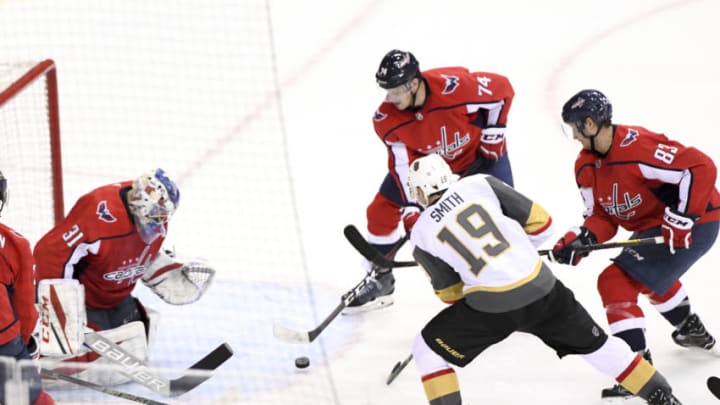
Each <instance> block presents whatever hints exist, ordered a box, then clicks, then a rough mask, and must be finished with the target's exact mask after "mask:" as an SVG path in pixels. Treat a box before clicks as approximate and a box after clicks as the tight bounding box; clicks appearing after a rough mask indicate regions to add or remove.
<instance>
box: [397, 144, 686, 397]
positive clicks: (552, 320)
mask: <svg viewBox="0 0 720 405" xmlns="http://www.w3.org/2000/svg"><path fill="white" fill-rule="evenodd" d="M408 186H409V190H410V194H411V197H413V198H414V199H416V200H417V201H418V203H420V205H422V206H423V207H424V208H425V210H424V211H423V212H422V214H421V215H420V218H419V219H418V221H417V223H416V224H415V227H414V228H413V230H412V233H411V235H410V240H411V241H412V243H413V245H414V250H413V256H414V257H415V260H416V261H417V262H418V263H419V264H420V265H421V266H422V267H423V268H424V269H425V271H426V272H427V273H428V275H429V276H430V280H431V283H432V286H433V289H434V290H435V293H436V294H437V295H438V297H439V298H440V299H441V300H443V301H444V302H447V303H450V304H451V305H450V306H448V307H447V308H445V309H444V310H443V311H441V312H440V313H438V314H437V315H436V316H435V317H434V318H433V319H432V320H430V322H428V323H427V325H425V327H424V328H423V329H422V331H421V332H420V333H419V334H418V335H417V337H416V339H415V342H414V345H413V356H414V358H415V364H416V366H417V368H418V370H419V372H420V375H421V376H422V383H423V386H424V388H425V394H426V397H427V399H428V401H429V403H430V404H431V405H458V404H461V403H462V400H461V395H460V385H459V382H458V378H457V376H456V374H455V371H454V369H453V368H452V366H451V365H454V366H459V367H464V366H465V365H467V364H469V363H470V362H471V361H472V360H473V359H474V358H475V357H476V356H478V355H479V354H480V353H482V352H483V350H485V349H487V348H488V347H490V346H492V345H493V344H495V343H499V342H500V341H502V340H503V339H505V338H506V337H508V336H509V335H510V334H512V333H513V332H516V331H522V332H527V333H531V334H533V335H535V336H537V337H539V338H540V339H542V341H543V342H544V343H545V344H546V345H547V346H549V347H551V348H552V349H554V350H555V351H556V353H557V355H558V356H559V357H561V358H562V357H563V356H565V355H568V354H577V355H580V356H582V357H583V358H584V359H585V360H586V361H588V362H589V363H590V364H591V365H592V366H593V367H595V368H596V369H597V370H599V371H600V372H602V373H604V374H606V375H608V376H610V377H611V378H613V379H615V380H616V381H617V382H618V383H619V384H621V385H622V386H623V387H625V388H626V389H628V390H629V391H631V392H632V393H633V394H635V395H637V396H639V397H641V398H643V399H645V400H646V401H647V403H648V404H650V405H679V404H680V401H679V400H678V399H677V398H675V396H674V395H673V394H672V389H671V388H670V385H669V384H668V382H667V380H666V379H665V378H664V377H663V376H662V375H661V374H660V372H658V371H657V370H656V369H655V368H654V367H653V365H652V364H650V363H649V362H648V361H647V360H645V359H644V358H643V357H642V356H641V355H639V354H636V353H634V352H633V351H632V350H631V349H630V347H629V346H628V345H627V344H626V343H625V342H624V341H622V340H621V339H619V338H617V337H614V336H608V335H607V334H606V333H605V332H604V331H603V329H602V328H601V327H600V326H599V325H598V324H597V323H596V322H595V321H594V320H593V319H592V318H591V317H590V315H589V314H588V313H587V311H586V310H585V309H584V308H583V306H582V305H581V304H580V303H579V302H577V301H576V300H575V297H574V295H573V293H572V291H570V290H569V289H568V288H567V287H565V286H564V285H563V284H562V283H561V282H560V280H558V279H556V278H555V276H554V275H553V273H552V271H551V270H550V268H549V267H548V265H547V264H546V263H545V262H544V261H543V260H542V259H541V257H540V256H539V254H538V253H537V250H536V249H537V247H538V246H539V245H540V244H541V243H543V242H544V241H545V240H546V239H547V238H548V237H550V236H551V234H552V232H551V228H552V226H551V225H552V220H551V218H550V215H549V214H548V213H547V212H546V211H545V209H543V208H542V207H541V206H540V205H538V204H537V203H535V202H533V201H532V200H530V199H529V198H527V197H526V196H524V195H523V194H521V193H520V192H518V191H516V190H515V189H513V188H511V187H510V186H508V185H507V184H505V183H503V182H502V181H500V180H498V179H497V178H495V177H492V176H487V175H482V174H478V175H474V176H469V177H465V178H462V179H458V177H457V175H455V174H453V173H452V171H451V170H450V168H449V167H448V165H447V163H445V161H444V160H443V159H442V158H441V157H440V156H437V155H429V156H426V157H422V158H419V159H417V160H415V161H414V162H413V163H412V164H411V165H410V174H409V178H408Z"/></svg>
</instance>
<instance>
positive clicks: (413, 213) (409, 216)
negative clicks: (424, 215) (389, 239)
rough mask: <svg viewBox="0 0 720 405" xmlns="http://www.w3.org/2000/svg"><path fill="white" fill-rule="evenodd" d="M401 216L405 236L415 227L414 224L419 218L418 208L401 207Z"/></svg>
mask: <svg viewBox="0 0 720 405" xmlns="http://www.w3.org/2000/svg"><path fill="white" fill-rule="evenodd" d="M401 216H402V221H403V228H405V234H408V235H409V234H410V232H411V231H412V228H413V226H415V222H417V220H418V218H420V208H418V207H416V206H414V205H408V206H406V207H403V209H402V213H401Z"/></svg>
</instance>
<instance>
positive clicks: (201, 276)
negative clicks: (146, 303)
mask: <svg viewBox="0 0 720 405" xmlns="http://www.w3.org/2000/svg"><path fill="white" fill-rule="evenodd" d="M174 256H175V255H174V254H172V252H170V251H163V250H161V251H160V252H159V253H158V256H157V258H156V259H155V260H154V261H153V262H152V264H150V267H149V268H148V270H147V272H146V273H145V275H143V277H142V281H143V283H144V284H145V285H146V286H148V287H149V288H150V289H151V290H152V291H153V292H154V293H155V294H157V296H158V297H160V298H162V299H163V301H165V302H167V303H168V304H172V305H184V304H190V303H193V302H195V301H197V300H199V299H200V297H202V296H203V294H204V293H205V291H206V290H207V289H208V287H209V286H210V283H211V282H212V279H213V277H214V276H215V269H213V268H212V267H210V265H209V264H207V263H205V262H204V261H200V260H194V261H189V262H187V263H180V262H178V261H175V257H174Z"/></svg>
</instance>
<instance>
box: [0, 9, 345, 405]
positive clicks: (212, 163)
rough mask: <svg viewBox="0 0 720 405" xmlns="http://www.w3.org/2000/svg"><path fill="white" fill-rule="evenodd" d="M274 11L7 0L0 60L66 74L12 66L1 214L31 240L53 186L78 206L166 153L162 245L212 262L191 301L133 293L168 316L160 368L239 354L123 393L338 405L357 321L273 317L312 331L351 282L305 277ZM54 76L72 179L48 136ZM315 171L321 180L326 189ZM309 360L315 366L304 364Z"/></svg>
mask: <svg viewBox="0 0 720 405" xmlns="http://www.w3.org/2000/svg"><path fill="white" fill-rule="evenodd" d="M273 5H274V6H282V5H278V4H273ZM271 8H272V7H271V4H270V1H269V0H243V1H236V0H220V1H207V0H182V1H180V2H176V1H170V0H159V1H147V0H123V1H116V2H110V3H107V2H97V1H94V0H71V1H66V2H58V1H53V0H33V1H16V2H12V1H11V2H1V1H0V59H2V60H3V61H5V62H16V61H23V60H40V61H42V60H44V59H45V58H52V60H53V61H54V66H57V76H55V69H54V68H53V64H52V63H51V62H45V64H41V65H40V66H41V67H40V68H34V66H37V64H29V65H28V64H23V65H22V66H21V65H18V64H16V63H12V64H9V65H7V66H8V67H6V68H5V71H4V72H3V74H2V78H3V83H5V84H4V86H3V87H2V88H3V89H9V90H2V91H3V93H2V94H3V98H2V106H1V107H0V114H1V118H0V139H1V140H0V142H2V143H3V150H1V151H0V170H2V171H3V172H4V173H5V175H6V177H7V178H8V181H9V186H10V191H11V198H10V205H9V206H8V207H7V209H6V212H3V217H2V221H4V222H6V223H7V224H9V225H12V226H14V227H16V228H17V229H18V230H19V231H20V232H23V233H25V234H27V236H28V239H29V240H30V241H31V242H32V243H35V242H36V241H37V240H38V238H39V237H40V236H41V235H42V234H44V233H45V232H46V231H47V230H48V229H49V226H50V225H51V224H52V221H53V213H54V212H58V211H62V209H61V208H60V207H61V206H58V205H57V204H58V203H61V202H62V198H60V197H59V196H58V195H57V193H58V191H60V190H61V189H60V188H59V187H56V186H60V185H62V190H63V191H64V195H65V210H66V211H69V210H70V209H71V207H72V205H73V204H74V203H75V201H77V199H78V198H79V197H81V196H82V195H84V194H85V193H87V192H89V191H91V190H92V189H94V188H96V187H99V186H102V185H106V184H110V183H113V182H117V181H123V180H130V179H132V178H135V177H137V176H139V175H140V174H141V173H143V172H145V171H147V170H149V169H153V168H156V167H161V168H163V169H164V170H165V171H166V173H167V174H168V175H169V176H170V177H171V178H173V179H174V180H175V181H176V182H177V183H178V186H179V188H180V194H181V201H180V204H179V208H178V210H177V212H176V214H175V215H174V216H173V219H172V221H171V223H170V225H169V230H168V238H167V239H166V244H165V246H164V247H166V248H168V249H174V250H175V251H176V253H177V255H178V257H180V258H194V257H201V258H204V259H206V260H207V261H208V262H209V263H211V264H212V265H213V266H214V267H215V268H216V269H217V275H216V277H215V280H214V282H213V285H212V286H210V288H209V290H208V292H207V294H205V295H204V296H203V297H202V298H201V299H200V300H199V301H197V302H195V303H193V304H191V305H183V306H174V305H168V304H167V303H165V302H163V301H162V300H160V299H159V298H158V297H156V296H155V295H154V294H153V293H152V292H151V291H150V290H149V289H148V288H146V287H145V286H143V285H142V283H138V285H137V288H135V290H134V291H133V295H134V296H135V297H137V298H138V299H140V300H141V301H142V303H143V304H144V305H145V306H147V307H150V308H152V309H155V310H156V311H158V312H159V313H161V314H162V319H161V320H160V322H159V326H158V329H157V334H156V337H155V339H154V342H153V346H152V349H151V351H150V355H149V366H150V367H153V368H157V369H159V370H162V372H163V373H164V375H166V376H167V378H168V379H176V378H179V377H180V376H182V375H183V373H184V370H185V369H187V368H188V367H190V366H191V365H192V364H194V363H195V362H196V361H197V360H198V359H200V358H202V357H203V356H204V355H205V354H206V353H207V352H208V351H209V350H211V349H213V348H214V347H217V346H218V345H219V344H220V343H222V342H227V343H228V344H229V345H230V346H231V347H232V348H233V349H234V352H235V354H234V356H233V357H232V358H231V359H230V360H228V361H227V362H226V363H225V364H223V365H222V366H220V367H219V368H218V370H217V371H216V372H215V373H213V376H212V377H211V378H210V379H209V380H208V381H206V382H205V383H203V384H202V386H200V387H198V388H197V389H196V390H193V391H191V392H189V393H187V394H185V395H182V396H180V397H178V398H163V397H158V396H157V395H155V393H153V392H152V391H149V390H148V389H147V388H146V387H143V386H142V385H140V384H138V383H128V384H123V385H121V386H114V387H113V388H115V389H118V390H120V391H123V392H130V393H132V394H133V395H139V396H143V397H150V398H152V399H153V400H155V401H158V402H163V403H172V404H184V403H188V404H190V403H191V404H197V405H204V404H214V405H226V404H237V403H248V404H257V405H274V404H287V403H293V404H299V405H304V404H313V405H324V404H328V405H334V404H337V403H338V399H337V392H336V387H335V381H334V380H333V379H334V377H333V373H332V370H331V367H330V364H329V363H330V359H331V358H333V357H336V356H337V357H339V352H340V351H341V350H343V348H344V347H345V345H347V344H348V342H349V341H351V339H352V334H353V333H357V330H356V329H354V328H356V322H355V323H352V322H350V321H346V320H344V319H342V317H339V318H338V319H337V320H336V321H334V322H333V325H332V328H333V333H327V334H324V336H321V337H320V338H319V339H318V340H316V341H315V342H313V343H312V345H292V344H287V343H282V342H279V341H278V340H276V339H275V338H274V337H273V333H272V330H273V323H274V322H278V323H282V324H283V325H284V326H287V327H290V328H297V329H311V328H313V327H314V326H315V325H317V324H318V323H319V322H320V321H322V318H323V317H324V316H325V315H326V314H327V312H329V311H331V310H332V309H333V308H334V307H335V306H336V305H337V304H338V300H339V298H340V295H341V294H342V293H343V292H344V291H337V289H335V288H333V287H332V286H329V285H327V284H321V285H316V284H315V283H312V282H310V277H309V276H308V272H307V269H306V266H305V262H304V260H305V259H304V252H303V246H302V242H301V238H300V232H299V225H298V218H297V216H298V214H297V212H298V211H299V209H298V207H296V206H295V202H294V196H293V188H294V186H293V177H292V171H291V164H290V161H289V156H290V155H289V151H288V145H287V143H288V142H287V139H286V135H285V133H284V129H283V128H284V123H283V120H284V117H283V114H282V105H281V98H280V93H281V91H282V90H283V86H289V84H288V83H290V84H292V81H293V80H294V77H293V75H292V74H291V73H292V72H289V73H290V74H288V72H286V73H285V75H284V76H285V77H286V79H285V80H283V79H282V78H280V79H279V77H281V76H280V75H278V73H277V72H278V66H277V65H276V60H275V54H274V48H273V46H274V45H273V41H272V38H273V31H272V27H271V18H270V14H271ZM38 55H40V57H38ZM294 56H295V55H290V56H289V57H294ZM30 71H32V72H33V74H32V75H31V77H28V76H26V75H27V72H30ZM24 77H27V78H26V79H22V80H21V83H18V80H20V79H21V78H24ZM32 78H34V79H32ZM55 79H57V89H58V91H59V94H60V103H59V104H60V111H59V116H60V118H61V120H60V121H61V126H62V134H63V136H62V183H59V175H60V166H59V160H55V158H54V157H53V154H52V152H53V150H54V149H53V148H52V147H51V145H52V141H51V139H53V138H52V136H54V135H53V133H57V132H59V130H58V127H57V123H58V107H57V105H58V103H57V98H58V96H57V94H56V93H54V91H55ZM310 118H311V117H308V119H310ZM312 119H313V120H315V119H317V120H322V119H323V118H322V116H318V117H312ZM298 135H299V134H298ZM310 158H314V159H319V154H318V156H314V157H310ZM318 180H320V182H318V183H313V184H309V185H308V186H309V188H316V190H315V191H316V192H317V193H318V194H319V195H321V194H323V193H324V190H323V189H322V188H323V187H324V186H325V185H324V184H322V175H321V174H319V175H318ZM319 203H322V204H328V203H329V202H327V201H324V202H321V201H319ZM35 204H47V206H46V207H45V208H43V207H34V205H35ZM25 211H27V212H31V213H33V214H32V215H40V214H41V213H42V214H44V215H45V217H40V216H38V217H22V216H21V215H23V212H25ZM340 231H341V230H338V234H337V235H332V236H331V237H333V238H336V237H341V236H340V235H341V234H340ZM352 265H356V264H355V263H352ZM358 275H359V274H358ZM318 284H319V283H318ZM344 322H345V323H351V325H343V323H344ZM329 331H330V330H328V332H329ZM326 336H327V338H326ZM299 356H308V357H309V358H310V359H311V365H310V367H309V368H307V369H304V370H299V369H296V368H295V366H294V360H295V358H296V357H299ZM65 385H66V386H68V385H69V386H71V388H72V389H66V388H65V387H58V388H56V387H55V385H54V384H48V391H49V392H50V393H51V395H52V396H53V397H54V398H55V399H56V400H57V402H58V403H59V404H116V403H117V404H121V403H128V402H127V401H125V400H123V399H122V398H118V397H114V396H113V395H109V394H107V393H103V392H98V391H97V390H93V389H92V388H88V387H83V386H79V385H78V384H75V385H73V384H72V383H69V384H65Z"/></svg>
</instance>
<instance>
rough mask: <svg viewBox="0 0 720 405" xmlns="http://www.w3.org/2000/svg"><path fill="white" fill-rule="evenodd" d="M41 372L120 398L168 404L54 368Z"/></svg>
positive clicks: (150, 404)
mask: <svg viewBox="0 0 720 405" xmlns="http://www.w3.org/2000/svg"><path fill="white" fill-rule="evenodd" d="M40 373H41V374H42V375H44V376H46V377H51V378H55V379H58V380H63V381H67V382H70V383H73V384H76V385H79V386H81V387H85V388H90V389H91V390H95V391H100V392H103V393H105V394H108V395H113V396H116V397H118V398H123V399H127V400H128V401H135V402H139V403H141V404H147V405H168V404H166V403H165V402H158V401H154V400H152V399H149V398H145V397H141V396H137V395H133V394H130V393H128V392H123V391H117V390H114V389H112V388H108V387H103V386H102V385H99V384H95V383H92V382H90V381H85V380H81V379H79V378H75V377H71V376H69V375H65V374H61V373H58V372H56V371H53V370H48V369H46V368H43V369H41V370H40Z"/></svg>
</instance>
